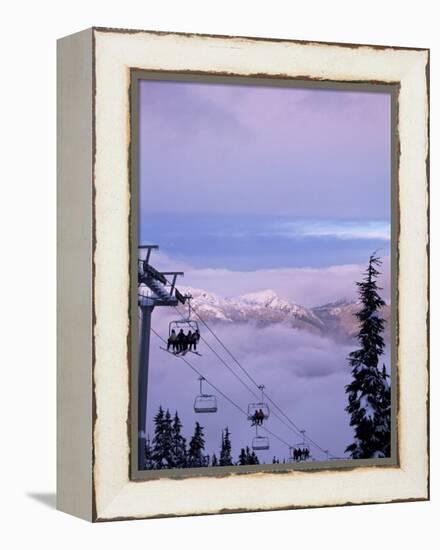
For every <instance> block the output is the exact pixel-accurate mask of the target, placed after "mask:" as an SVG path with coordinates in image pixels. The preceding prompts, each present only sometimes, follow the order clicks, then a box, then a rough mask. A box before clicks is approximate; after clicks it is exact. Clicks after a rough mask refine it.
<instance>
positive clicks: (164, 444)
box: [152, 406, 174, 470]
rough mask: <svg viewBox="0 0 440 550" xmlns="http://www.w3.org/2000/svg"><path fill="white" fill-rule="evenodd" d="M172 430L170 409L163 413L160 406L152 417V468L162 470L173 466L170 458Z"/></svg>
mask: <svg viewBox="0 0 440 550" xmlns="http://www.w3.org/2000/svg"><path fill="white" fill-rule="evenodd" d="M172 446H173V441H172V430H171V415H170V411H169V410H168V409H167V412H166V413H164V410H163V408H162V406H160V407H159V411H158V413H157V414H156V416H155V417H154V438H153V450H152V460H153V463H154V468H155V469H157V470H163V469H166V468H173V467H174V464H173V458H172Z"/></svg>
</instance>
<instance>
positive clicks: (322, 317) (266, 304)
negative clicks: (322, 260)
mask: <svg viewBox="0 0 440 550" xmlns="http://www.w3.org/2000/svg"><path fill="white" fill-rule="evenodd" d="M181 291H183V292H189V293H190V294H191V295H192V296H193V300H192V306H193V307H194V309H195V310H196V311H197V312H198V313H199V314H200V315H201V317H202V318H203V319H205V320H206V321H213V322H214V321H215V322H227V323H249V322H253V323H256V324H257V325H260V326H265V325H270V324H274V323H283V324H286V325H287V326H290V327H292V328H298V329H304V330H307V331H309V332H312V333H315V334H322V335H326V336H332V337H336V338H338V339H341V338H342V339H349V338H352V337H353V336H354V334H355V333H356V331H357V319H356V317H355V313H356V312H357V311H358V310H359V304H358V303H356V302H349V301H346V300H339V301H337V302H334V303H331V304H325V305H323V306H319V307H314V308H306V307H304V306H301V305H299V304H296V303H294V302H290V301H288V300H285V299H283V298H281V297H280V296H278V294H277V293H276V292H275V291H274V290H270V289H269V290H264V291H261V292H252V293H249V294H244V295H242V296H236V297H230V298H223V297H221V296H218V295H216V294H214V293H211V292H207V291H205V290H202V289H196V288H190V287H184V288H181ZM383 314H384V317H385V318H386V319H389V306H386V307H385V308H384V311H383Z"/></svg>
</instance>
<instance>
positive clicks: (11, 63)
mask: <svg viewBox="0 0 440 550" xmlns="http://www.w3.org/2000/svg"><path fill="white" fill-rule="evenodd" d="M435 6H436V3H435V2H434V1H430V0H419V1H418V2H401V1H398V0H389V1H386V0H381V1H377V0H369V1H368V2H356V1H353V0H351V1H344V0H333V1H329V0H323V1H317V0H315V1H313V0H310V1H309V2H304V1H302V2H298V1H295V0H290V1H282V0H271V1H270V2H257V1H256V0H254V1H245V0H241V1H240V0H236V1H235V2H234V1H229V0H222V1H219V0H211V1H206V0H205V1H200V2H198V1H196V0H185V1H179V0H175V1H166V0H162V1H161V2H159V1H156V2H150V1H148V0H144V1H135V0H124V1H123V2H117V1H115V0H106V1H104V0H103V1H90V0H88V1H84V0H75V1H71V2H67V1H66V0H59V1H58V2H54V1H50V0H40V1H39V2H33V1H26V2H24V1H18V0H16V1H15V2H8V3H4V4H3V6H2V10H1V13H2V30H1V34H0V41H1V48H0V52H1V58H2V60H1V70H2V73H1V74H2V79H1V85H0V95H1V101H0V130H1V132H0V139H1V151H2V153H3V154H2V160H1V162H0V177H1V179H0V182H1V184H0V190H1V200H0V208H1V211H0V224H1V231H0V238H1V247H0V261H1V269H0V278H1V281H0V311H1V323H2V326H1V332H0V334H1V340H0V341H1V346H0V354H1V356H0V357H1V361H0V369H1V374H2V377H1V385H0V412H1V419H2V428H1V442H2V445H1V449H0V463H1V468H0V476H1V477H0V518H1V519H0V541H3V542H4V541H5V540H8V541H9V542H6V544H2V546H3V547H4V548H21V547H23V548H25V547H30V548H42V547H44V548H47V549H52V548H58V547H60V548H63V549H70V548H78V546H79V545H82V546H84V547H86V548H91V547H92V545H95V546H96V547H97V545H100V546H101V545H102V546H103V547H105V548H108V549H109V548H122V547H124V548H131V547H134V546H135V545H136V546H141V547H145V548H148V547H149V548H150V549H151V548H152V549H156V548H157V549H161V548H164V549H168V548H182V549H183V548H210V549H216V548H223V549H226V548H229V549H234V550H235V549H236V548H237V549H238V548H250V547H252V546H254V547H258V548H264V547H267V548H285V547H288V548H290V549H293V550H295V549H296V548H301V550H310V549H313V548H315V547H316V548H318V547H323V548H329V549H333V548H338V549H339V548H344V547H346V548H347V547H348V548H351V547H353V548H357V549H359V550H362V549H367V548H368V549H370V548H378V549H387V548H415V547H424V548H434V547H438V546H437V545H438V538H439V535H438V532H439V530H438V514H439V512H440V506H439V500H438V498H439V497H438V488H439V470H438V468H439V466H438V458H439V445H438V441H437V438H436V437H435V435H436V432H437V431H438V425H437V420H438V417H439V405H438V401H437V394H438V392H437V388H438V381H439V375H438V363H439V361H438V358H439V357H438V356H439V352H438V347H437V349H435V347H434V349H433V350H432V376H431V381H432V389H433V391H432V397H431V399H432V426H433V429H432V433H433V438H432V449H431V451H432V455H431V457H432V497H433V500H432V501H431V502H430V503H407V504H394V505H382V506H360V507H348V508H347V507H345V508H336V509H323V510H298V511H294V512H271V513H265V514H261V513H260V514H245V515H233V516H212V517H201V518H182V519H170V520H155V521H136V522H119V523H110V524H101V525H94V526H92V525H89V524H87V523H85V522H82V521H80V520H77V519H74V518H71V517H69V516H67V515H64V514H61V513H59V512H56V511H55V510H54V502H55V496H54V492H55V154H56V143H55V112H56V101H55V40H56V38H59V37H61V36H63V35H66V34H70V33H72V32H75V31H77V30H80V29H83V28H87V27H90V26H92V25H99V26H110V27H126V28H127V27H128V28H130V27H131V28H140V29H153V30H170V31H190V32H191V31H192V32H201V33H214V34H215V33H217V34H235V35H250V36H268V37H279V38H296V39H312V40H322V41H341V42H342V41H343V42H358V43H376V44H391V45H401V46H421V47H430V48H431V49H432V52H431V53H432V57H431V61H432V65H431V72H432V88H431V98H432V109H431V123H432V129H431V136H432V142H431V143H432V149H431V159H432V175H431V183H432V187H431V198H432V203H433V211H432V236H433V239H434V244H433V250H432V285H433V290H432V297H431V298H432V308H433V309H434V310H435V309H436V305H438V297H439V291H438V284H437V281H438V280H439V269H438V257H437V256H438V254H437V252H438V248H437V246H436V242H435V236H436V234H437V233H438V228H439V214H438V195H439V191H438V189H437V186H436V181H437V180H438V174H439V170H438V163H437V162H436V161H437V157H438V152H439V149H438V145H439V140H438V133H437V128H438V124H437V123H438V114H439V106H438V99H436V98H438V97H440V93H439V92H440V86H439V65H440V63H439V60H438V57H439V53H440V48H439V38H438V35H439V31H438V22H437V23H436V19H438V17H437V18H436V9H435ZM438 326H439V323H438V312H436V311H435V312H434V314H433V316H432V327H433V331H432V333H433V338H432V339H433V343H434V346H435V342H436V339H437V337H436V333H438ZM188 498H190V495H188Z"/></svg>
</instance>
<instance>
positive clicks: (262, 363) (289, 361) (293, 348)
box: [147, 308, 352, 462]
mask: <svg viewBox="0 0 440 550" xmlns="http://www.w3.org/2000/svg"><path fill="white" fill-rule="evenodd" d="M153 315H154V319H153V327H154V330H155V331H157V332H158V333H159V334H161V335H163V336H164V337H165V338H166V335H167V333H168V323H169V321H170V320H171V319H172V315H171V314H170V312H169V311H167V310H165V308H163V309H159V308H157V309H156V310H155V312H154V314H153ZM214 330H215V332H216V334H217V335H218V336H219V338H220V339H221V340H222V341H223V342H224V343H225V344H226V345H227V347H228V348H229V349H230V350H231V351H232V352H233V354H234V355H235V356H236V357H237V359H238V360H239V362H240V363H241V364H242V365H243V366H244V367H245V368H246V370H247V371H248V372H249V374H250V376H251V377H252V378H253V379H254V380H255V381H256V382H257V384H264V385H265V386H266V391H267V393H268V395H269V396H270V397H271V398H272V399H273V400H274V401H275V402H276V403H277V405H278V406H279V407H280V408H281V410H282V411H283V412H285V413H286V414H287V415H288V416H289V417H290V418H291V419H292V420H293V421H294V422H295V423H296V424H297V425H298V426H299V427H301V428H304V429H306V430H307V433H308V434H310V436H311V437H312V438H314V439H315V440H316V441H317V442H318V443H319V444H320V445H321V446H323V448H325V449H327V448H328V449H330V450H331V452H333V453H334V454H335V455H338V456H342V453H343V451H344V450H345V447H346V446H347V445H348V444H349V443H350V442H351V437H352V436H351V429H350V427H349V425H348V416H347V415H346V413H345V411H344V407H345V404H346V403H345V402H346V397H345V393H344V387H345V385H346V384H347V383H348V381H349V376H350V369H349V367H348V364H347V361H346V357H347V355H348V353H349V352H350V351H351V348H349V347H347V346H335V345H334V343H333V342H332V341H330V340H328V339H326V338H322V337H319V336H314V335H311V334H308V333H305V332H303V331H298V330H294V329H289V328H288V327H285V326H282V325H273V326H270V327H266V328H256V327H254V326H252V325H250V324H247V325H234V326H228V325H216V326H215V327H214ZM202 335H203V337H204V338H205V339H206V341H207V342H208V343H209V345H210V346H212V347H213V348H214V349H215V350H216V351H217V353H219V354H220V355H221V356H222V357H223V359H224V360H225V362H226V363H227V364H228V365H229V366H230V368H231V369H232V370H233V371H234V372H235V373H236V375H238V376H240V377H241V378H242V379H243V381H244V382H245V384H246V385H248V386H249V387H250V389H251V390H252V391H253V392H255V393H257V394H258V390H257V389H256V387H255V386H254V385H253V384H252V382H251V381H250V380H249V379H248V378H247V377H246V375H244V374H243V372H242V371H241V370H240V369H239V367H238V366H237V365H236V364H235V363H234V362H233V361H232V359H231V358H230V357H229V356H228V355H227V353H226V352H225V351H224V350H223V349H222V348H221V346H220V345H219V344H218V342H216V341H215V339H214V338H213V337H212V335H210V334H209V333H207V331H203V330H202ZM151 344H152V345H151V359H150V373H149V394H148V413H147V414H148V422H147V424H148V427H149V428H148V429H149V432H150V434H151V435H152V433H153V429H154V428H153V423H152V419H153V416H154V414H155V413H156V411H157V408H158V406H159V404H161V405H162V406H164V407H165V408H169V409H170V410H171V411H174V410H178V411H179V415H180V416H181V418H182V420H183V423H184V428H185V436H186V437H188V438H189V437H190V435H191V432H192V430H193V426H194V422H195V421H196V420H198V421H199V422H200V423H201V424H202V425H203V426H204V428H205V434H206V443H207V451H208V452H209V454H212V453H213V452H217V453H218V447H219V444H220V440H221V430H222V429H223V428H225V427H226V426H228V427H229V429H230V430H231V432H232V443H233V450H234V456H235V457H236V456H237V455H238V452H239V449H240V447H243V446H246V445H250V444H251V442H252V438H253V436H254V435H255V428H251V426H250V423H249V422H248V421H247V419H246V417H245V415H243V414H242V413H241V412H240V411H238V410H237V409H236V408H235V407H234V406H233V405H232V404H231V403H230V402H228V401H227V400H226V399H224V398H223V397H222V396H221V395H219V394H218V392H217V391H216V390H214V389H213V388H212V387H209V386H208V385H206V387H205V392H206V393H210V394H211V393H212V394H214V395H217V398H218V407H219V409H218V413H216V414H204V415H202V414H198V415H196V414H195V413H194V412H193V402H194V398H195V396H196V395H197V393H198V388H199V383H198V374H197V373H196V372H194V371H193V370H191V368H190V367H189V366H188V365H187V364H185V363H184V362H183V361H182V360H181V359H179V358H177V357H174V356H172V355H170V354H167V353H166V352H164V351H162V350H161V349H160V346H162V345H163V344H162V343H161V341H160V340H159V339H158V338H157V337H156V336H155V335H154V334H153V335H152V342H151ZM200 352H201V353H202V357H198V356H195V355H193V354H187V356H186V358H187V359H188V360H189V362H190V363H191V364H192V365H193V367H194V368H195V369H197V370H198V371H199V372H200V373H201V374H202V375H203V376H205V377H206V378H207V380H209V381H210V382H212V383H213V384H214V385H215V386H216V387H217V388H218V389H220V390H221V391H222V392H223V393H225V395H227V397H229V398H230V399H231V400H232V401H234V403H236V404H237V405H239V406H240V407H241V408H242V409H244V410H246V409H247V405H248V404H249V403H250V402H255V401H258V400H257V399H256V398H255V397H254V396H253V395H252V393H251V392H250V391H249V390H248V389H247V388H246V387H245V386H244V385H243V384H242V383H240V382H239V381H238V380H237V378H236V377H235V376H234V375H233V374H232V373H231V372H230V371H229V370H228V369H227V368H226V367H225V366H224V365H223V364H222V363H221V362H220V361H219V360H218V358H217V357H216V356H215V355H214V354H213V353H212V352H211V351H210V350H209V349H208V347H207V345H206V344H205V343H204V342H201V344H200ZM272 411H273V412H275V413H276V412H277V411H276V409H274V408H273V407H272ZM282 418H283V417H282ZM267 427H268V428H269V429H270V430H271V431H273V433H274V434H275V435H276V436H278V437H279V438H280V439H281V440H282V441H284V442H286V443H288V444H289V445H295V443H298V441H299V439H300V438H299V437H298V435H296V434H295V433H293V432H292V431H291V430H290V429H288V427H286V425H285V424H283V423H282V422H281V421H280V420H279V419H277V418H276V416H275V414H274V413H273V414H272V415H271V417H270V419H269V421H268V423H267ZM269 437H270V440H271V448H270V450H269V451H264V452H259V458H260V460H261V461H264V462H270V461H271V460H272V457H273V456H274V455H276V456H278V457H280V458H281V459H283V458H287V456H288V447H287V446H286V445H285V444H284V443H283V442H282V441H280V440H278V439H277V438H276V437H271V436H269ZM314 451H315V456H316V458H321V459H322V458H323V455H322V453H320V452H319V451H318V450H316V449H314Z"/></svg>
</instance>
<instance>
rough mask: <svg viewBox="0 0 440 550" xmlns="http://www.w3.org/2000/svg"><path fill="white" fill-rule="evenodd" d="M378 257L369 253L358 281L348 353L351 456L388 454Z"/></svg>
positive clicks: (387, 392) (388, 393) (387, 399)
mask: <svg viewBox="0 0 440 550" xmlns="http://www.w3.org/2000/svg"><path fill="white" fill-rule="evenodd" d="M381 263H382V262H381V260H380V259H379V258H378V257H377V256H375V254H372V255H371V256H370V260H369V263H368V267H367V270H366V272H365V275H364V278H363V279H362V281H361V282H357V283H356V285H357V287H358V293H359V296H360V299H361V302H362V308H361V310H360V311H359V312H358V313H356V316H357V318H358V320H359V332H358V334H357V340H358V341H359V344H360V347H359V349H357V350H355V351H353V352H351V353H350V355H349V363H350V366H351V367H352V371H351V373H352V381H351V382H350V384H348V385H347V386H346V388H345V391H346V393H347V394H348V406H347V407H346V409H345V410H346V411H347V412H348V413H349V414H350V416H351V419H350V426H352V427H353V428H354V442H353V443H352V444H351V445H349V446H348V447H347V449H346V452H348V453H350V455H351V457H352V458H380V457H387V456H389V455H390V442H391V432H390V417H391V388H390V385H389V383H388V381H387V374H386V369H385V365H383V368H382V370H380V369H379V368H378V363H379V359H380V357H381V356H382V354H383V352H384V348H385V342H384V339H383V336H382V334H383V331H384V326H385V320H384V319H383V318H382V317H381V316H380V309H381V308H382V307H383V306H384V305H385V302H384V301H383V300H382V298H381V297H380V295H379V292H378V291H379V290H380V288H379V287H378V286H377V277H378V275H380V272H379V271H378V269H377V268H379V266H380V265H381Z"/></svg>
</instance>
